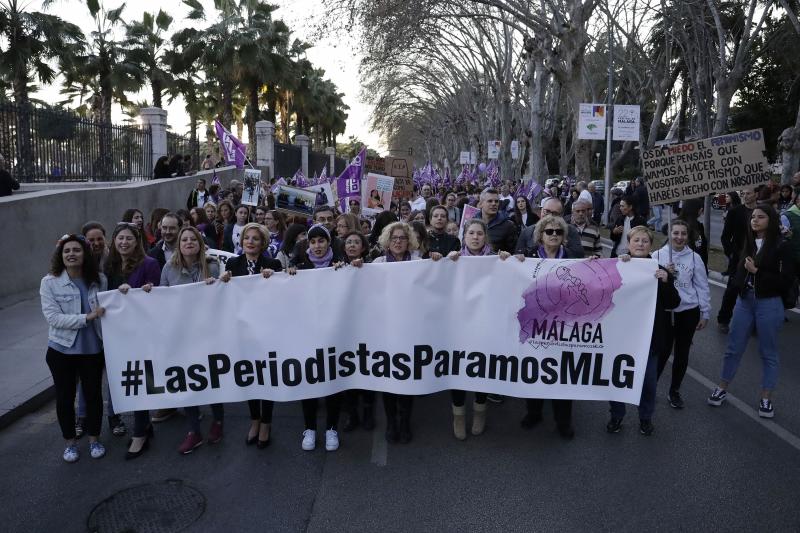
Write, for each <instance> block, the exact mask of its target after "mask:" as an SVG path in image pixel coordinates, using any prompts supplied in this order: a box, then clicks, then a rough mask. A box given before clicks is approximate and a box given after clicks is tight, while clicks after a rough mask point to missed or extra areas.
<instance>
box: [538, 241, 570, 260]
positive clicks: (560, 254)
mask: <svg viewBox="0 0 800 533" xmlns="http://www.w3.org/2000/svg"><path fill="white" fill-rule="evenodd" d="M536 253H538V254H539V258H540V259H547V252H546V251H545V249H544V245H542V244H540V245H539V250H537V252H536ZM563 257H564V247H563V246H559V247H558V253H557V254H556V256H555V258H554V259H561V258H563Z"/></svg>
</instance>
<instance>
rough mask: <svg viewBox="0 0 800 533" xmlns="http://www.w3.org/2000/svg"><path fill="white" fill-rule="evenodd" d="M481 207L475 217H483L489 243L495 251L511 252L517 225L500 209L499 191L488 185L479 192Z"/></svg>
mask: <svg viewBox="0 0 800 533" xmlns="http://www.w3.org/2000/svg"><path fill="white" fill-rule="evenodd" d="M478 207H480V208H481V210H480V211H478V214H477V215H475V218H480V219H483V221H484V222H485V223H486V225H487V226H488V228H489V235H488V237H489V243H490V244H491V245H492V250H494V252H495V253H497V252H499V251H501V250H502V251H504V252H508V253H512V252H513V251H514V243H516V241H517V225H516V224H514V223H513V222H512V221H511V219H509V218H508V215H507V214H506V213H505V212H504V211H500V193H499V192H497V189H493V188H491V187H489V188H488V189H484V190H483V192H482V193H481V198H480V203H479V204H478Z"/></svg>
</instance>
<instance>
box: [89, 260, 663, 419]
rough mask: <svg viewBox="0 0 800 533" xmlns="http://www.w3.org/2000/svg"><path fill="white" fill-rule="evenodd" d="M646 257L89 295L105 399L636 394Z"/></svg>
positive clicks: (241, 280) (135, 405) (646, 295)
mask: <svg viewBox="0 0 800 533" xmlns="http://www.w3.org/2000/svg"><path fill="white" fill-rule="evenodd" d="M656 266H657V265H656V262H655V261H653V260H650V259H638V260H637V259H634V260H632V261H629V262H627V263H623V262H618V261H617V260H616V259H598V260H588V259H587V260H569V259H567V260H553V259H547V260H539V259H526V260H525V261H524V262H520V261H517V260H516V259H514V258H511V259H508V260H506V261H501V260H500V259H499V258H498V257H496V256H488V257H462V258H461V259H459V260H458V261H450V260H446V259H443V260H441V261H438V262H433V261H430V260H425V261H403V262H396V263H384V264H367V265H364V266H363V267H362V268H360V269H357V268H354V267H352V266H347V267H344V268H341V269H339V270H334V269H332V268H326V269H317V270H301V271H299V272H298V273H297V275H296V276H289V275H288V274H284V273H278V274H274V275H273V276H272V277H270V278H269V279H264V278H263V277H262V276H258V275H255V276H243V277H237V278H233V279H232V280H231V281H230V282H229V283H222V282H216V283H213V284H211V285H206V284H204V283H194V284H189V285H179V286H175V287H155V288H153V290H152V291H151V292H150V293H145V292H144V291H142V290H141V289H132V290H130V291H129V292H128V294H126V295H123V294H121V293H120V292H119V291H107V292H104V293H101V294H100V295H99V296H98V298H99V300H100V304H101V305H102V306H103V307H105V308H106V313H105V316H104V317H103V318H102V326H103V338H104V343H105V358H106V365H107V371H108V381H109V385H110V387H111V396H112V398H113V400H114V408H115V409H116V410H117V411H120V412H125V411H134V410H144V409H156V408H163V407H178V406H187V405H203V404H211V403H224V402H239V401H244V400H247V399H257V398H261V399H271V400H276V401H293V400H299V399H303V398H318V397H323V396H328V395H330V394H334V393H336V392H339V391H342V390H346V389H367V390H375V391H387V392H394V393H399V394H411V395H419V394H429V393H433V392H437V391H441V390H452V389H459V390H471V391H483V392H490V393H497V394H504V395H507V396H513V397H520V398H571V399H581V400H618V401H621V402H627V403H633V404H636V403H638V402H639V396H640V393H641V387H642V382H643V378H644V371H645V368H646V365H647V358H648V350H649V346H650V334H651V324H652V320H653V314H654V311H655V301H656V285H657V281H656V280H655V278H654V272H655V270H656ZM378 294H379V295H380V297H376V295H378ZM387 301H389V302H393V303H392V305H389V306H387V305H386V302H387ZM264 302H279V305H264ZM156 310H157V311H158V312H155V311H156ZM192 324H214V325H215V328H214V329H213V331H211V330H208V331H198V330H197V328H195V327H192V326H191V325H192ZM632 326H633V327H632ZM143 331H145V332H147V334H146V335H143V334H142V332H143Z"/></svg>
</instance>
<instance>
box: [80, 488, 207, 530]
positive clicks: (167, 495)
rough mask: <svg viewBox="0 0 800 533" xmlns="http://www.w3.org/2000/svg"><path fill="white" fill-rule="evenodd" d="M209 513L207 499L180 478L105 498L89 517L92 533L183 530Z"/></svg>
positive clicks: (127, 490) (120, 492) (125, 490)
mask: <svg viewBox="0 0 800 533" xmlns="http://www.w3.org/2000/svg"><path fill="white" fill-rule="evenodd" d="M205 510H206V499H205V497H204V496H203V495H202V494H201V493H200V491H198V490H197V489H194V488H192V487H190V486H188V485H185V484H184V483H183V481H181V480H178V479H168V480H166V481H160V482H157V483H148V484H146V485H138V486H136V487H131V488H128V489H124V490H121V491H119V492H117V493H116V494H114V495H112V496H111V497H109V498H106V499H105V500H103V501H102V502H100V503H99V504H97V506H95V508H94V509H92V512H91V513H90V514H89V522H88V526H89V531H90V532H92V533H95V532H97V533H168V532H173V531H183V530H184V529H186V528H188V527H189V526H190V525H192V524H193V523H194V522H195V521H197V519H198V518H200V517H201V516H202V515H203V512H204V511H205Z"/></svg>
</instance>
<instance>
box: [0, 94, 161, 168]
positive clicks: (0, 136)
mask: <svg viewBox="0 0 800 533" xmlns="http://www.w3.org/2000/svg"><path fill="white" fill-rule="evenodd" d="M151 143H152V137H151V134H150V129H149V128H146V129H143V128H135V127H130V126H116V125H113V124H102V123H98V122H93V121H91V120H87V119H84V118H81V117H79V116H77V115H75V114H74V113H71V112H69V111H60V110H53V109H45V108H38V107H35V106H32V105H31V106H25V107H21V106H17V105H15V104H13V103H10V102H0V153H2V155H3V156H4V157H5V159H6V168H7V169H8V170H9V172H11V174H12V176H13V177H14V178H15V179H17V180H18V181H20V182H23V183H41V182H62V181H64V182H68V181H71V182H78V181H123V180H143V179H149V178H150V176H151V174H152V169H153V164H152V163H153V162H152V161H151V159H152V150H151Z"/></svg>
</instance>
